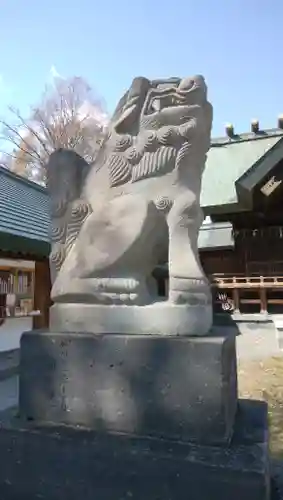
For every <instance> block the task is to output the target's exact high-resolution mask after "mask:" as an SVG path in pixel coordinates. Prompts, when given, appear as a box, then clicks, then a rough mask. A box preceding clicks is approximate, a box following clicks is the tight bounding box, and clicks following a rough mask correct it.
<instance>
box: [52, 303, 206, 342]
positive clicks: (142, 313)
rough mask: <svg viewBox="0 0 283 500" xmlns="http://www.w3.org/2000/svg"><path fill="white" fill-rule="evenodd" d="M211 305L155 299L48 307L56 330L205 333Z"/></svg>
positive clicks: (165, 333)
mask: <svg viewBox="0 0 283 500" xmlns="http://www.w3.org/2000/svg"><path fill="white" fill-rule="evenodd" d="M211 326H212V306H211V303H207V304H198V303H196V304H194V305H175V304H170V303H168V302H165V301H164V302H162V301H160V302H156V303H155V304H150V305H147V306H122V305H118V306H115V305H112V306H108V305H105V306H104V305H95V304H55V305H54V306H52V307H51V308H50V329H51V330H52V331H57V332H90V333H98V334H102V333H107V334H108V333H109V332H111V333H118V334H127V335H131V334H134V335H136V334H140V335H162V336H164V335H169V336H176V335H184V336H187V335H194V336H201V335H207V333H208V331H209V330H210V329H211Z"/></svg>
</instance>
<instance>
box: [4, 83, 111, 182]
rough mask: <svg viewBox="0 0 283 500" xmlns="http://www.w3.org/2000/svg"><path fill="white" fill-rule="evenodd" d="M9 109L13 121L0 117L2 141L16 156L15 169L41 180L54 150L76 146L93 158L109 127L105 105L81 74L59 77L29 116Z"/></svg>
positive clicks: (13, 160) (14, 156)
mask: <svg viewBox="0 0 283 500" xmlns="http://www.w3.org/2000/svg"><path fill="white" fill-rule="evenodd" d="M9 111H10V115H11V117H12V119H11V121H10V120H7V119H5V120H4V119H2V120H1V119H0V127H1V125H2V137H1V140H2V142H3V141H4V142H6V143H8V144H9V145H8V147H6V148H4V150H5V151H6V155H7V154H8V155H10V157H11V158H12V162H11V165H12V166H11V169H12V170H13V171H15V172H16V173H19V174H20V175H24V176H26V177H28V178H31V179H33V180H35V181H36V182H40V183H44V181H45V165H46V162H47V160H48V157H49V155H50V154H51V153H52V152H53V151H55V150H56V149H58V148H67V149H73V150H75V151H76V152H77V153H78V154H80V155H81V156H82V157H83V158H85V159H86V160H87V161H89V162H92V161H94V158H95V156H96V154H97V151H98V149H99V147H100V144H101V141H102V140H103V137H104V134H105V131H106V123H107V117H106V113H105V112H104V106H103V104H102V102H101V100H99V99H97V98H95V97H94V96H93V92H92V90H91V88H90V86H89V85H88V84H87V83H86V82H85V80H84V79H82V78H80V77H73V78H71V79H69V80H65V79H63V78H56V79H55V80H54V83H53V85H51V86H48V87H47V88H46V90H45V92H44V94H43V96H42V99H41V102H40V103H39V105H37V106H35V107H33V108H32V109H31V114H30V117H29V118H28V119H25V118H24V117H23V116H22V115H21V113H20V111H19V110H18V109H16V108H15V107H12V106H11V107H9ZM11 146H12V149H13V150H12V152H11V153H7V151H8V150H9V149H10V150H11Z"/></svg>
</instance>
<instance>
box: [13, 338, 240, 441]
mask: <svg viewBox="0 0 283 500" xmlns="http://www.w3.org/2000/svg"><path fill="white" fill-rule="evenodd" d="M236 409H237V373H236V354H235V337H234V336H233V335H232V336H227V337H225V336H210V337H198V338H192V337H186V338H185V337H160V336H147V335H145V336H138V335H93V334H87V333H78V334H75V333H52V332H49V331H36V330H34V331H30V332H26V333H24V334H23V336H22V338H21V354H20V412H21V415H22V416H24V417H26V418H33V419H36V420H40V421H45V422H47V421H49V422H54V423H67V424H80V425H83V426H86V427H89V428H92V429H97V430H105V431H107V432H108V431H114V432H121V433H127V434H133V435H139V436H151V437H159V438H166V439H181V440H184V441H196V442H202V443H213V444H214V443H223V442H225V443H227V442H229V441H230V439H231V435H232V432H233V424H234V417H235V413H236Z"/></svg>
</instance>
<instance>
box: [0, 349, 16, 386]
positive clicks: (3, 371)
mask: <svg viewBox="0 0 283 500" xmlns="http://www.w3.org/2000/svg"><path fill="white" fill-rule="evenodd" d="M18 373H19V349H13V350H10V351H2V352H0V382H1V381H2V380H6V379H8V378H10V377H14V376H15V375H17V374H18Z"/></svg>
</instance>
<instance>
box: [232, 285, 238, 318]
mask: <svg viewBox="0 0 283 500" xmlns="http://www.w3.org/2000/svg"><path fill="white" fill-rule="evenodd" d="M233 302H234V313H239V312H240V293H239V288H233Z"/></svg>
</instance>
